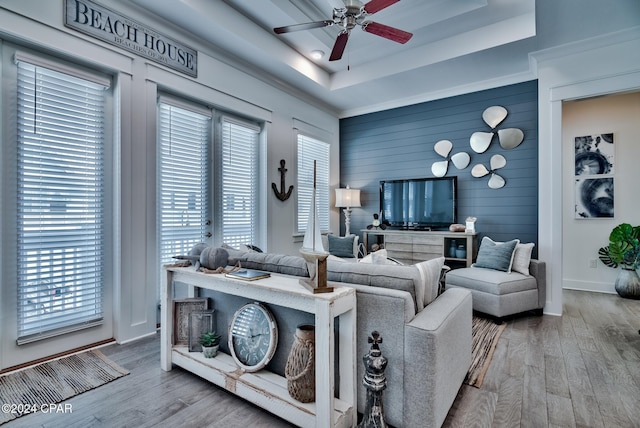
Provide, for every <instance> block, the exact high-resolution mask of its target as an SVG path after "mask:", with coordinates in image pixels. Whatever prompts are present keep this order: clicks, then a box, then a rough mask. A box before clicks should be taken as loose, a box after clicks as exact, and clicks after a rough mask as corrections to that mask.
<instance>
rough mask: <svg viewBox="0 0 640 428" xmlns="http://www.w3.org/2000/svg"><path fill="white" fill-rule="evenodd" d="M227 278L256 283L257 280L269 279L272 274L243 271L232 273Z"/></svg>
mask: <svg viewBox="0 0 640 428" xmlns="http://www.w3.org/2000/svg"><path fill="white" fill-rule="evenodd" d="M226 276H228V277H229V278H236V279H244V280H245V281H255V280H256V279H262V278H268V277H270V276H271V274H270V273H269V272H264V271H261V270H254V269H242V270H239V271H236V272H230V273H228V274H227V275H226Z"/></svg>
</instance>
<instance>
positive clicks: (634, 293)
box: [598, 223, 640, 299]
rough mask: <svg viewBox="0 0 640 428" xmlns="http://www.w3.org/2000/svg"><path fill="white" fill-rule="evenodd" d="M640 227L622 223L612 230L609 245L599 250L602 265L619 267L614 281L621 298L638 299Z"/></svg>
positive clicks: (639, 283)
mask: <svg viewBox="0 0 640 428" xmlns="http://www.w3.org/2000/svg"><path fill="white" fill-rule="evenodd" d="M639 238H640V226H631V225H630V224H629V223H622V224H620V225H618V226H616V227H614V228H613V230H612V231H611V234H610V235H609V245H607V246H606V247H602V248H600V250H599V251H598V255H599V258H600V260H601V261H602V263H604V264H605V265H607V266H609V267H612V268H617V267H620V268H621V269H620V272H619V273H618V278H617V279H616V284H615V287H616V291H617V292H618V294H619V295H620V296H621V297H626V298H629V299H640V277H639V276H638V267H640V241H639Z"/></svg>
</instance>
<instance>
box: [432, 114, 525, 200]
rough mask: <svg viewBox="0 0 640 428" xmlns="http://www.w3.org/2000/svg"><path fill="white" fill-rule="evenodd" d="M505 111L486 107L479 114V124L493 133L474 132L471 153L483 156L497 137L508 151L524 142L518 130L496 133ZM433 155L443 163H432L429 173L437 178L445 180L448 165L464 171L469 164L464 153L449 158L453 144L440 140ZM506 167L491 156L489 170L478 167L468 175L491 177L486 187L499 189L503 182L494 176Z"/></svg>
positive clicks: (500, 177) (501, 159)
mask: <svg viewBox="0 0 640 428" xmlns="http://www.w3.org/2000/svg"><path fill="white" fill-rule="evenodd" d="M507 115H508V112H507V109H506V108H504V107H502V106H491V107H487V108H486V109H485V110H484V112H482V120H484V123H486V124H487V125H488V126H489V127H490V128H491V129H492V130H493V131H492V132H482V131H478V132H474V133H473V134H472V135H471V138H470V139H469V144H470V145H471V149H472V150H473V151H474V152H476V153H484V152H486V151H487V150H488V149H489V146H490V145H491V142H492V141H493V137H494V136H495V135H498V141H499V143H500V147H502V148H503V149H505V150H511V149H515V148H516V147H518V146H519V145H520V144H522V142H523V141H524V132H522V130H520V129H518V128H504V129H498V130H496V127H497V126H498V125H500V124H501V123H502V122H503V121H504V120H505V119H506V118H507ZM433 149H434V150H435V152H436V153H437V154H438V155H440V156H442V157H443V158H444V160H443V161H438V162H434V163H433V164H432V165H431V172H432V173H433V175H435V176H436V177H444V176H445V175H446V174H447V171H448V169H449V161H451V162H452V163H453V165H454V166H455V167H456V168H458V169H465V168H466V167H467V166H469V163H470V162H471V157H470V156H469V154H468V153H466V152H459V153H456V154H454V155H452V156H449V154H450V153H451V150H452V149H453V143H452V142H451V141H449V140H440V141H438V142H437V143H436V144H435V145H434V146H433ZM506 165H507V160H506V159H505V157H504V156H502V155H499V154H497V155H493V156H492V157H491V159H490V169H487V167H486V166H484V165H483V164H477V165H475V166H474V167H473V168H472V169H471V175H472V176H473V177H476V178H481V177H485V176H487V175H490V177H489V182H488V185H489V187H490V188H491V189H500V188H502V187H504V186H505V184H506V180H505V179H504V178H503V177H502V176H500V175H498V174H497V173H496V171H497V170H499V169H500V168H504V167H505V166H506Z"/></svg>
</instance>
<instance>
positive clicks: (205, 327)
mask: <svg viewBox="0 0 640 428" xmlns="http://www.w3.org/2000/svg"><path fill="white" fill-rule="evenodd" d="M214 312H215V311H214V310H213V309H208V310H204V311H191V312H190V313H189V352H200V351H202V345H200V337H201V336H202V335H203V334H204V333H207V332H210V331H215V330H216V329H215V325H214V319H213V314H214Z"/></svg>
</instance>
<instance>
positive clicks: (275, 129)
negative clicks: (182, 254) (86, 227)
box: [0, 0, 339, 369]
mask: <svg viewBox="0 0 640 428" xmlns="http://www.w3.org/2000/svg"><path fill="white" fill-rule="evenodd" d="M108 3H109V7H110V8H111V9H115V10H118V11H119V12H120V13H122V14H123V15H125V16H128V17H130V18H133V19H135V20H137V21H139V22H141V23H144V24H145V25H147V26H149V27H150V28H153V29H155V30H157V31H159V32H161V33H163V34H165V35H166V36H169V37H172V38H174V39H175V40H179V41H180V42H182V43H184V44H186V45H189V46H191V47H193V48H195V49H197V50H198V78H197V79H193V78H189V77H187V76H185V75H182V74H180V73H178V72H175V71H171V70H169V69H167V68H164V67H162V66H161V65H158V64H156V63H154V62H149V61H147V60H145V59H143V58H141V57H138V56H136V55H134V54H132V53H129V52H127V51H124V50H121V49H118V48H116V47H113V46H111V45H108V44H106V43H103V42H101V41H98V40H95V39H92V38H90V37H88V36H85V35H83V34H81V33H79V32H76V31H74V30H72V29H69V28H66V27H65V26H64V25H63V1H24V0H5V1H3V2H2V3H1V4H0V41H2V40H3V41H9V42H11V43H16V44H21V45H24V46H28V47H30V48H34V49H36V50H41V51H43V52H47V53H50V54H54V55H57V56H61V57H66V58H68V59H70V60H72V61H78V62H81V63H84V64H86V65H89V66H92V67H96V68H98V69H101V70H104V71H107V72H108V73H110V74H112V75H114V76H115V78H116V82H117V85H116V96H117V98H118V99H119V101H118V106H119V108H120V111H119V120H120V123H119V129H118V131H119V138H118V141H116V142H115V144H117V145H118V151H119V154H120V159H121V163H120V164H119V165H118V168H119V178H120V183H119V186H120V191H119V192H118V194H117V196H116V205H117V209H118V216H117V218H115V219H114V222H115V223H117V225H118V226H117V228H118V230H117V236H116V237H115V241H116V244H117V245H118V247H117V252H118V253H117V255H116V258H117V266H116V276H117V279H116V281H115V283H114V284H109V286H112V287H113V294H114V296H115V297H114V307H115V319H116V324H115V325H114V326H113V335H114V336H115V338H116V339H117V340H118V341H127V340H131V339H133V338H136V337H140V336H143V335H146V334H149V333H152V332H154V331H155V329H156V301H157V300H156V284H157V282H158V281H159V278H158V275H157V274H156V249H155V239H156V237H155V233H156V229H155V224H156V213H155V203H156V200H155V190H156V180H155V165H156V160H155V153H156V150H155V141H156V137H155V116H156V95H157V91H158V89H159V88H165V89H168V90H172V91H174V92H176V93H178V94H184V95H186V96H189V97H192V98H194V99H196V100H200V101H203V102H205V103H207V104H209V105H214V106H216V107H219V108H221V109H227V110H231V111H233V112H237V113H240V114H245V115H249V116H253V117H256V118H260V119H265V120H266V121H267V122H268V124H267V130H268V134H267V141H266V144H267V172H266V176H267V180H266V181H267V182H266V185H265V191H266V193H267V194H266V197H267V203H266V213H265V216H266V218H265V224H268V225H269V228H268V230H267V233H266V237H267V245H266V246H265V249H268V250H270V251H275V252H281V253H289V254H295V253H297V251H298V248H299V246H300V243H299V242H297V240H296V238H294V236H293V234H294V224H295V221H294V219H295V195H296V193H295V192H294V196H293V197H292V198H291V199H289V200H288V201H286V202H280V201H279V200H277V199H276V198H275V196H274V195H273V192H272V190H271V188H270V187H271V184H270V183H272V182H275V183H276V184H277V185H278V186H279V185H280V174H279V172H278V170H277V169H278V168H279V167H280V159H285V160H286V162H287V165H286V166H287V168H288V173H287V176H286V183H287V185H289V184H295V179H296V174H297V171H296V163H295V161H296V158H295V152H296V150H295V148H296V139H295V138H296V135H295V132H294V130H293V123H294V119H296V120H298V121H301V122H304V123H307V124H309V125H310V126H312V127H315V128H317V129H319V130H322V132H323V133H324V135H326V136H327V138H328V139H329V141H328V142H329V143H331V155H330V156H331V165H334V166H335V167H334V168H333V169H332V171H331V175H330V186H331V188H332V189H333V188H335V187H338V185H339V168H338V167H337V165H339V147H338V138H339V122H338V119H337V115H336V113H335V112H334V111H331V110H329V109H327V108H326V107H324V106H321V105H319V104H317V103H315V102H314V101H313V100H311V99H306V98H305V97H303V96H301V95H300V94H297V93H296V92H295V91H293V90H291V91H289V90H286V87H285V86H284V84H283V83H281V82H275V81H273V80H270V79H269V77H268V76H260V75H258V74H255V72H254V71H253V70H251V69H249V68H248V67H247V66H246V65H243V64H241V63H239V62H237V61H236V60H235V59H233V58H228V57H224V56H222V55H221V54H220V53H217V52H216V51H215V47H212V46H209V45H205V44H202V43H201V42H200V41H199V40H196V39H191V38H189V36H188V35H187V33H186V32H183V31H182V30H180V29H177V28H175V27H172V26H170V25H168V24H167V23H165V22H158V21H154V20H150V19H149V17H148V16H146V15H144V14H141V13H139V11H138V10H137V9H135V8H134V6H131V4H130V3H128V2H125V1H122V2H121V1H110V2H108ZM6 84H11V82H9V83H6ZM3 107H4V106H3ZM3 116H4V117H8V116H10V112H6V111H4V112H3ZM10 143H11V141H3V144H10ZM5 184H6V183H2V185H3V186H4V185H5ZM2 211H3V212H4V211H5V208H4V207H2ZM8 215H11V213H10V212H4V216H5V218H6V216H8ZM1 218H2V217H0V219H1ZM338 222H339V212H338V210H337V209H336V210H334V211H333V212H332V214H331V229H332V230H333V231H334V232H336V233H337V232H338V231H339V223H338ZM5 229H6V228H5ZM5 233H6V230H5ZM5 252H6V250H5ZM0 260H1V261H0V263H4V264H5V265H3V266H6V264H7V263H13V259H9V258H8V257H6V254H2V253H0ZM0 267H2V266H0ZM3 270H4V269H3ZM12 287H15V283H14V282H7V281H4V280H3V282H2V290H0V291H1V294H0V297H1V299H0V301H1V302H2V303H1V306H0V320H1V321H2V325H3V328H0V347H1V352H0V369H1V368H3V367H8V366H12V365H15V364H19V363H22V362H26V361H31V360H33V359H35V358H40V357H42V356H46V355H51V354H54V353H56V352H61V351H64V350H66V349H68V348H69V347H74V346H79V345H80V344H81V342H83V341H84V342H85V343H92V342H95V341H97V340H100V339H104V337H97V336H93V337H91V336H89V337H85V336H82V335H76V336H74V338H73V339H69V338H68V337H64V338H61V339H56V340H48V341H46V344H44V343H43V344H41V345H36V346H32V347H28V348H24V347H23V348H19V347H17V346H16V345H15V332H14V331H13V330H14V329H9V328H7V326H8V325H15V323H11V322H9V320H10V319H13V318H14V317H15V309H14V306H13V305H15V293H14V292H13V291H12Z"/></svg>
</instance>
